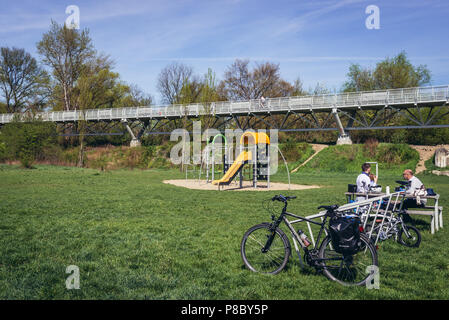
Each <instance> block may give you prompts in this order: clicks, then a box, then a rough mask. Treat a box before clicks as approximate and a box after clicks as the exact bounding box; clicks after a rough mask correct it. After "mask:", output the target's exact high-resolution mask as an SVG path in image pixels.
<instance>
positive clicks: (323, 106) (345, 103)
mask: <svg viewBox="0 0 449 320" xmlns="http://www.w3.org/2000/svg"><path fill="white" fill-rule="evenodd" d="M448 104H449V85H447V86H433V87H420V88H403V89H391V90H378V91H364V92H354V93H339V94H326V95H314V96H295V97H285V98H271V99H266V100H265V102H264V103H263V104H262V103H261V101H260V100H249V101H237V102H229V101H225V102H212V103H210V104H208V105H203V104H188V105H170V106H151V107H149V106H145V107H134V108H113V109H89V110H86V111H85V120H87V121H108V120H122V119H129V120H135V119H155V120H158V119H173V118H180V117H184V116H187V117H198V116H201V115H211V114H212V115H215V116H217V117H225V116H232V115H247V114H251V113H252V114H271V113H288V112H295V113H309V112H311V111H313V112H329V111H331V110H332V109H334V108H337V109H341V110H344V109H346V110H351V109H358V108H363V109H379V108H384V107H385V106H392V107H395V108H411V107H421V106H422V107H430V106H441V105H448ZM39 115H40V116H41V117H42V119H43V120H44V121H53V122H74V121H78V120H81V119H82V118H83V117H82V112H80V111H79V110H78V111H77V110H74V111H56V112H42V113H39ZM13 117H14V114H1V115H0V124H4V123H9V122H11V121H12V119H13Z"/></svg>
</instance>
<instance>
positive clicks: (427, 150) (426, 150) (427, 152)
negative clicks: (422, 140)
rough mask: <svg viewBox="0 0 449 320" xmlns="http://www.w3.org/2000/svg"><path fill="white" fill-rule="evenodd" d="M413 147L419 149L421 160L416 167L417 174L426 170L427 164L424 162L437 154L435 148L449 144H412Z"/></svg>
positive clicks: (448, 146)
mask: <svg viewBox="0 0 449 320" xmlns="http://www.w3.org/2000/svg"><path fill="white" fill-rule="evenodd" d="M410 147H412V148H413V149H415V150H416V151H418V153H419V162H418V165H417V166H416V169H415V174H418V173H420V172H423V171H425V170H426V166H425V165H424V162H426V161H427V160H429V159H430V158H432V157H433V155H434V154H435V150H436V149H438V148H442V147H443V148H446V149H448V148H449V145H438V146H414V145H410Z"/></svg>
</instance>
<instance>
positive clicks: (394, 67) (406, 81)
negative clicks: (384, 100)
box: [343, 52, 431, 92]
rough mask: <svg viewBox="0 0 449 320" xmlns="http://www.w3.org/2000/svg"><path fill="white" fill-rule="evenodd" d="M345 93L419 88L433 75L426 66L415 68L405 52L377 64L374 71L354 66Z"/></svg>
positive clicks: (351, 68) (428, 81) (350, 70)
mask: <svg viewBox="0 0 449 320" xmlns="http://www.w3.org/2000/svg"><path fill="white" fill-rule="evenodd" d="M347 78H348V80H347V81H346V83H345V84H344V86H343V91H345V92H353V91H368V90H380V89H395V88H409V87H419V86H422V85H425V84H429V83H430V79H431V75H430V71H429V69H427V67H426V66H425V65H419V66H416V67H415V66H413V64H412V63H411V62H410V61H409V60H408V59H407V54H406V53H405V52H401V53H399V54H398V55H397V56H395V57H394V58H391V59H390V58H386V59H385V60H383V61H381V62H379V63H377V65H376V68H375V69H374V70H372V69H370V68H366V67H365V68H363V67H361V66H360V65H358V64H352V65H351V66H350V67H349V72H348V74H347Z"/></svg>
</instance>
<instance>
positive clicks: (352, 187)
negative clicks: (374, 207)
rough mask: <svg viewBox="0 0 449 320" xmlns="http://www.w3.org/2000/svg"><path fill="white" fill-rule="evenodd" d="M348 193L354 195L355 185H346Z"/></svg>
mask: <svg viewBox="0 0 449 320" xmlns="http://www.w3.org/2000/svg"><path fill="white" fill-rule="evenodd" d="M348 192H352V193H356V192H357V185H355V184H348Z"/></svg>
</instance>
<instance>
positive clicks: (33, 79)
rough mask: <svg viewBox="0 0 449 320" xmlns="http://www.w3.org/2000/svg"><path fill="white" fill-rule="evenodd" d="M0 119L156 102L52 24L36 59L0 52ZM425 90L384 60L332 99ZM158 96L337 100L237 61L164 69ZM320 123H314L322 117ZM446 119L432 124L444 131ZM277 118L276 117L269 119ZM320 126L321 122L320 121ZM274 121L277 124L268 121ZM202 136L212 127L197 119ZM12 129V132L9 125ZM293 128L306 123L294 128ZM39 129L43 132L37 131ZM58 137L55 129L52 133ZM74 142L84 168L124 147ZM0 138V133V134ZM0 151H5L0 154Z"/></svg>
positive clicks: (312, 136) (424, 74)
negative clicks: (107, 149)
mask: <svg viewBox="0 0 449 320" xmlns="http://www.w3.org/2000/svg"><path fill="white" fill-rule="evenodd" d="M0 51H1V52H0V112H2V113H18V112H29V113H35V112H39V111H43V110H48V111H59V110H74V109H76V110H85V109H95V108H120V107H133V106H142V105H154V104H155V101H154V98H153V97H152V96H151V95H150V94H148V93H146V92H145V91H144V90H142V89H141V88H139V87H138V86H136V85H134V84H129V83H126V82H125V81H123V80H122V79H121V77H120V75H119V74H118V73H117V72H114V61H113V59H112V58H111V57H110V56H108V55H107V54H104V53H100V52H98V50H96V49H95V46H94V44H93V42H92V39H91V37H90V35H89V31H88V30H87V29H84V30H76V29H69V28H66V26H65V25H59V24H58V23H56V22H54V21H52V23H51V26H50V29H49V30H48V31H47V32H45V33H44V34H43V35H42V38H41V39H40V40H39V41H38V42H37V52H38V54H39V57H38V59H36V58H35V57H33V56H31V54H29V53H28V52H26V51H25V50H24V49H21V48H14V47H13V48H9V47H3V48H1V49H0ZM430 83H431V73H430V71H429V70H428V68H427V67H426V66H425V65H419V66H414V65H413V64H412V63H411V62H410V61H409V59H408V58H407V55H406V53H405V52H401V53H399V54H398V55H397V56H395V57H393V58H386V59H384V60H383V61H380V62H379V63H377V64H376V66H375V67H374V68H370V67H366V66H361V65H359V64H352V65H350V66H349V70H348V73H347V81H346V82H345V84H344V85H343V87H342V88H340V89H339V90H338V91H341V92H354V91H363V90H376V89H391V88H403V87H416V86H422V85H428V84H430ZM157 89H158V91H159V93H160V96H161V97H162V103H166V104H176V103H194V102H199V103H203V104H205V105H207V104H208V103H209V102H212V101H229V100H248V99H259V98H262V97H265V98H274V97H285V96H297V95H306V94H324V93H335V92H336V91H337V90H335V89H334V90H331V89H329V88H327V87H326V86H324V85H322V84H320V83H318V84H317V85H316V86H315V88H310V89H308V90H306V89H304V88H303V84H302V82H301V80H300V78H299V77H298V78H297V79H296V80H295V81H293V82H289V81H287V80H285V79H283V78H282V76H281V72H280V66H279V64H276V63H272V62H263V63H254V64H253V63H251V62H250V61H249V60H239V59H237V60H235V61H234V62H233V63H232V64H231V65H229V66H228V67H227V68H226V70H225V72H224V74H223V76H222V78H221V79H218V78H217V76H216V74H215V72H214V71H213V70H212V69H209V70H208V72H207V73H206V74H203V75H201V74H196V73H195V72H194V70H193V68H192V67H191V66H188V65H186V64H183V63H180V62H173V63H171V64H169V65H167V66H166V67H164V68H163V69H162V70H161V71H160V73H159V75H158V77H157ZM321 116H323V117H324V115H319V114H318V117H321ZM448 117H449V116H446V117H442V118H440V119H439V120H438V121H439V122H440V123H447V120H449V119H448ZM274 118H275V116H274ZM323 119H324V118H323ZM274 120H276V119H274ZM201 121H202V122H203V128H205V127H208V126H209V125H210V124H211V123H210V122H211V119H208V118H207V117H204V119H201ZM389 124H390V125H407V124H411V123H410V120H407V119H403V118H399V117H398V118H392V119H390V123H389ZM12 125H15V124H12ZM296 125H297V126H298V127H301V126H304V123H301V122H300V121H298V122H297V123H296ZM37 127H39V128H40V127H41V126H40V125H39V126H37ZM53 129H54V130H56V129H55V128H53ZM76 129H77V131H78V132H80V136H79V137H77V138H73V137H72V138H58V139H57V143H58V144H59V145H62V146H64V147H71V146H78V145H79V146H81V148H80V156H79V162H80V165H82V163H83V154H82V152H83V150H84V146H85V145H86V144H87V145H101V144H111V143H112V144H122V143H124V142H125V140H126V139H129V137H128V136H127V134H126V135H125V136H109V137H105V136H101V137H87V136H85V135H84V134H83V133H84V132H85V131H86V127H85V124H83V123H78V124H77V128H76ZM2 131H3V130H2ZM351 136H352V139H353V141H355V142H364V141H365V140H366V139H368V138H373V137H374V138H376V139H378V140H379V141H385V142H401V143H416V144H437V143H442V142H444V141H447V138H448V137H449V129H438V130H436V129H426V130H413V131H406V130H384V131H353V132H351ZM336 138H337V132H301V133H300V132H297V133H289V134H286V133H284V134H282V135H281V139H284V140H287V139H290V140H295V141H308V142H322V143H333V142H335V140H336ZM165 139H167V137H154V136H151V137H146V138H144V141H143V143H144V144H158V143H161V142H163V141H162V140H165ZM3 148H4V146H3Z"/></svg>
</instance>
